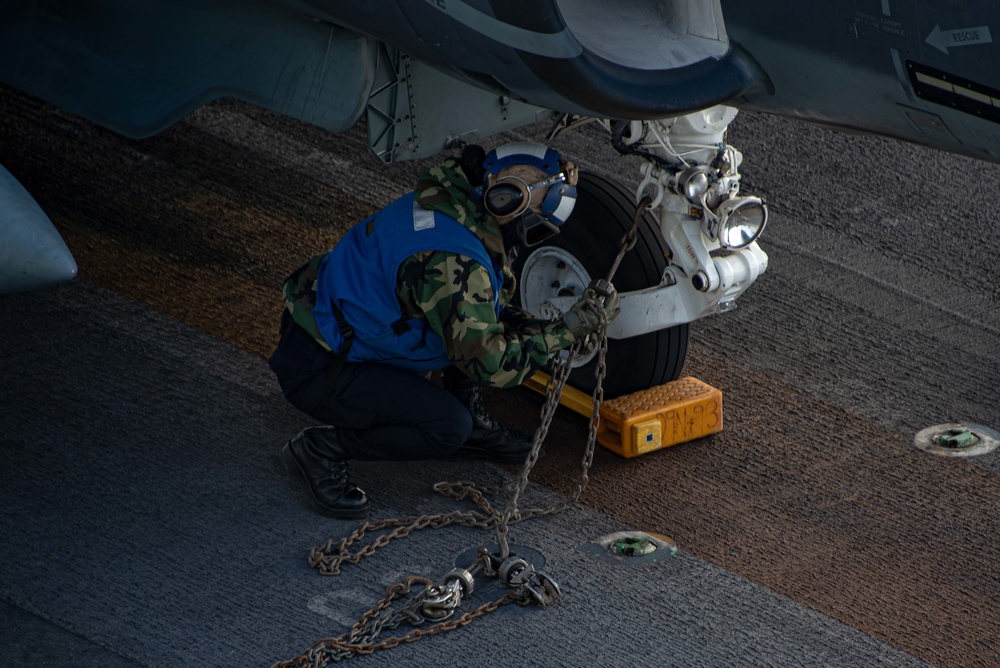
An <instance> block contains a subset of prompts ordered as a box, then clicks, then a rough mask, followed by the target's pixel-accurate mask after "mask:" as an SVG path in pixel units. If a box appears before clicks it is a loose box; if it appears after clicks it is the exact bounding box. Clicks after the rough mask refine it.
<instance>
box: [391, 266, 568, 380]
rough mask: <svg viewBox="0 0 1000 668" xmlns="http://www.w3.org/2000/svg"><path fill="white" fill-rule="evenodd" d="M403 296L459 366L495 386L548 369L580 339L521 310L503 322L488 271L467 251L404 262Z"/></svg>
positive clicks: (408, 309)
mask: <svg viewBox="0 0 1000 668" xmlns="http://www.w3.org/2000/svg"><path fill="white" fill-rule="evenodd" d="M399 279H400V280H399V286H400V287H399V291H398V294H399V298H400V301H401V302H402V304H403V308H404V310H405V311H406V312H407V313H408V314H409V315H412V316H415V317H422V318H426V320H427V323H428V325H429V326H430V328H431V329H432V330H433V331H434V332H435V333H436V334H438V336H440V337H441V339H442V340H443V341H444V345H445V350H446V352H447V354H448V357H449V359H451V360H452V361H453V362H454V363H455V364H456V366H458V367H459V368H461V369H462V370H463V371H464V372H465V373H466V374H467V375H468V376H469V377H471V378H473V379H475V380H478V381H480V382H483V383H487V384H490V385H494V386H496V387H514V386H516V385H519V384H520V383H521V382H522V381H523V380H524V379H525V378H527V377H529V376H531V375H532V374H533V373H535V372H536V371H538V370H539V369H541V368H543V367H544V366H545V365H546V364H547V363H548V358H549V355H550V354H551V353H553V352H555V351H557V350H562V349H563V348H568V347H569V346H571V345H572V344H573V342H574V341H575V337H574V336H573V334H572V332H570V331H569V329H567V328H566V326H565V325H563V324H562V322H561V321H560V322H549V321H547V320H539V319H536V318H531V317H529V316H526V315H524V314H522V312H518V314H520V315H518V314H513V313H512V315H513V316H515V317H511V318H506V317H502V318H500V319H499V320H498V319H497V317H496V312H495V310H494V307H493V289H492V287H491V285H490V276H489V272H488V271H487V270H486V269H485V268H484V267H483V266H482V265H480V264H479V263H477V262H476V261H474V260H471V259H469V258H467V257H465V256H462V255H455V254H453V253H445V252H440V251H428V252H426V253H419V254H417V255H414V256H413V257H412V258H410V259H409V260H407V261H406V262H405V263H403V266H402V267H401V268H400V274H399Z"/></svg>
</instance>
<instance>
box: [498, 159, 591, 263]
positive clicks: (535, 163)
mask: <svg viewBox="0 0 1000 668" xmlns="http://www.w3.org/2000/svg"><path fill="white" fill-rule="evenodd" d="M514 165H528V166H530V167H534V168H536V169H537V170H539V171H541V172H542V173H543V174H545V175H546V177H545V178H542V179H540V180H538V181H536V182H534V183H528V182H527V181H525V180H524V179H523V178H520V177H519V176H515V175H512V174H505V175H503V176H500V172H502V171H503V170H505V169H507V168H508V167H512V166H514ZM483 169H484V170H485V172H486V188H485V191H484V192H483V206H484V207H485V208H486V211H487V212H488V213H490V215H492V216H495V217H496V218H497V219H498V220H500V221H501V222H505V221H510V220H513V219H514V218H517V217H519V216H525V214H526V213H527V212H528V207H529V206H530V204H531V193H532V191H533V190H536V189H539V188H545V187H549V191H548V193H546V195H545V199H544V200H543V201H542V202H541V203H540V204H537V203H536V207H535V208H536V211H538V212H539V213H540V214H541V215H540V216H538V215H535V216H534V217H533V223H534V224H528V223H527V221H525V225H524V227H522V231H525V232H526V231H527V229H526V228H528V227H530V228H532V229H534V230H537V232H535V233H532V234H522V239H525V238H526V237H530V238H532V239H537V240H536V241H535V242H534V243H539V242H540V241H541V240H542V238H539V237H540V236H541V232H542V231H543V230H547V232H546V234H545V236H544V238H547V237H549V236H551V235H552V234H556V233H558V232H559V228H560V227H561V226H562V224H563V223H564V222H566V219H567V218H569V215H570V213H572V211H573V206H574V205H575V204H576V181H577V169H576V167H575V166H574V165H573V163H570V162H562V159H561V156H560V155H559V153H558V152H557V151H555V150H553V149H551V148H549V147H547V146H544V145H543V144H535V143H531V142H518V143H514V144H507V145H506V146H501V147H499V148H496V149H494V150H492V151H490V152H489V153H488V154H487V155H486V158H485V160H484V161H483ZM530 213H535V212H534V211H532V212H530ZM536 219H537V220H536ZM525 243H527V241H526V242H525ZM530 245H534V244H530Z"/></svg>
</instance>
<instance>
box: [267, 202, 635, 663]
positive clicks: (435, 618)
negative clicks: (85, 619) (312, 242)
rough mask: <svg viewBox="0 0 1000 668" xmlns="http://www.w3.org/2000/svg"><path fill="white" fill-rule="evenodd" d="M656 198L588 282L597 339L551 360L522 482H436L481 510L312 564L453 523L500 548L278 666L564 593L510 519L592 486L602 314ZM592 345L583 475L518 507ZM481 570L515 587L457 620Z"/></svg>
mask: <svg viewBox="0 0 1000 668" xmlns="http://www.w3.org/2000/svg"><path fill="white" fill-rule="evenodd" d="M650 202H651V199H650V198H649V197H644V198H643V199H642V201H641V202H640V203H639V205H638V207H637V208H636V212H635V216H634V217H633V220H632V228H631V229H630V230H629V231H628V232H626V233H625V234H624V235H622V238H621V241H620V242H619V248H618V254H617V256H616V257H615V259H614V262H613V263H612V265H611V269H610V271H609V272H608V275H607V278H605V279H596V280H594V281H593V282H592V283H591V285H590V286H589V287H590V289H589V290H588V291H587V292H586V293H585V294H586V295H587V297H586V298H587V299H589V300H590V304H591V306H592V307H593V309H594V311H595V312H596V313H598V314H599V316H600V322H601V326H600V328H599V330H598V333H597V334H596V337H594V338H596V341H589V340H583V341H577V342H576V343H575V344H574V345H573V346H572V347H571V348H570V349H569V354H568V355H567V356H557V357H556V358H555V359H554V360H553V372H552V375H551V378H550V379H549V383H548V386H547V388H546V390H547V391H546V400H545V403H544V404H543V406H542V411H541V424H540V425H539V427H538V429H537V430H536V431H535V440H534V445H533V447H532V449H531V452H530V453H529V454H528V457H527V458H526V459H525V462H524V465H523V466H522V467H521V471H520V473H519V474H518V476H517V478H516V480H514V481H513V482H511V483H507V484H506V485H503V486H500V487H480V486H477V485H476V484H474V483H472V482H468V481H459V482H439V483H437V484H435V485H434V490H435V491H436V492H438V493H439V494H443V495H444V496H448V497H451V498H453V499H455V500H456V501H462V500H465V499H468V500H470V501H472V502H473V504H475V505H476V506H477V507H478V508H479V510H478V511H458V510H456V511H453V512H450V513H444V514H440V515H421V516H416V517H402V518H394V519H386V520H378V521H374V522H365V523H363V524H361V525H359V526H358V527H357V528H356V529H355V530H354V531H353V532H352V533H351V535H349V536H347V537H346V538H343V539H341V540H340V541H334V540H332V539H331V540H328V541H327V542H326V544H325V545H324V546H322V547H316V548H313V549H312V550H311V551H310V554H309V565H310V566H312V567H313V568H316V569H317V570H318V571H319V572H320V574H321V575H337V574H339V573H340V567H341V565H342V564H344V563H351V564H356V563H358V562H359V561H361V560H362V559H363V558H365V557H368V556H371V555H372V554H374V553H375V552H376V551H377V550H378V549H379V548H382V547H384V546H385V545H387V544H388V543H390V542H391V541H393V540H396V539H398V538H403V537H405V536H408V535H410V533H412V532H413V531H417V530H419V529H426V528H432V529H437V528H441V527H445V526H449V525H452V524H455V525H459V526H465V527H477V528H482V529H487V530H489V529H492V530H494V532H495V534H496V539H497V546H498V549H497V553H496V554H492V553H490V551H489V550H488V549H487V548H485V547H483V548H480V549H479V551H478V556H477V559H476V561H475V562H474V563H473V564H471V565H470V566H469V568H467V569H466V568H456V569H453V570H451V571H450V572H449V573H448V574H447V575H445V577H444V578H443V581H442V583H441V584H435V583H434V582H433V581H431V580H430V579H429V578H425V577H422V576H409V577H407V578H404V579H403V580H402V581H400V582H397V583H395V584H393V585H392V586H390V587H389V589H388V591H387V592H386V595H385V597H384V598H382V599H381V600H379V601H378V602H377V603H376V604H375V606H374V607H373V608H371V609H370V610H369V611H368V612H366V613H364V614H363V615H362V616H361V618H360V619H359V620H358V621H357V622H356V623H355V624H354V626H352V627H351V629H350V630H349V631H348V632H347V633H344V634H341V635H340V636H337V637H336V638H325V639H322V640H319V641H317V642H316V643H315V644H313V646H312V647H310V648H309V649H307V650H306V651H305V652H303V653H302V654H301V655H299V656H297V657H295V658H293V659H290V660H288V661H279V662H277V663H275V664H274V665H273V666H272V668H307V667H308V668H321V667H322V666H325V665H327V664H328V663H329V662H331V661H340V660H341V659H346V658H349V657H351V656H354V655H357V654H371V653H372V652H375V651H377V650H381V649H388V648H391V647H396V646H397V645H400V644H402V643H410V642H415V641H417V640H419V639H420V638H423V637H425V636H431V635H437V634H440V633H444V632H445V631H450V630H452V629H456V628H459V627H461V626H466V625H468V624H469V623H471V622H472V621H473V620H475V619H477V618H478V617H481V616H483V615H485V614H487V613H489V612H492V611H494V610H496V609H498V608H500V607H501V606H503V605H507V604H509V603H517V604H518V605H522V606H524V605H531V604H533V603H534V604H537V605H540V606H542V607H545V606H548V605H551V604H552V603H555V602H556V601H557V600H558V599H559V596H560V590H559V585H558V584H557V583H556V581H555V580H553V579H552V578H551V577H550V576H548V575H547V574H545V573H542V572H539V571H536V570H535V568H534V566H532V565H531V564H530V563H529V562H527V561H526V560H524V559H522V558H520V557H518V556H517V555H515V554H511V551H510V545H509V542H508V533H509V531H508V527H509V525H511V524H516V523H518V522H523V521H525V520H529V519H532V518H535V517H544V516H547V515H552V514H555V513H557V512H560V511H562V510H564V509H566V508H567V507H569V506H570V505H572V504H574V503H576V502H577V501H578V500H579V499H580V496H581V494H583V490H584V489H585V488H586V486H587V482H588V480H589V478H588V471H589V470H590V466H591V464H592V463H593V459H594V449H595V445H596V442H597V429H598V426H599V421H600V407H601V403H602V402H603V400H604V389H603V384H604V376H605V373H606V370H607V366H606V361H605V358H606V354H607V347H608V339H607V327H608V321H607V316H606V314H605V312H604V300H605V298H606V297H607V296H608V295H610V293H611V289H612V287H611V281H612V279H613V278H614V275H615V272H616V271H617V270H618V266H619V265H620V264H621V261H622V258H624V257H625V254H626V253H627V252H628V251H630V250H631V249H632V248H633V247H634V246H635V243H636V239H637V237H638V228H639V221H640V220H641V218H642V214H643V213H645V211H646V210H647V209H648V208H649V206H650ZM590 338H592V337H588V339H590ZM590 345H596V346H597V350H598V358H597V359H598V362H597V372H596V378H597V383H596V385H595V387H594V392H593V397H592V398H593V404H594V410H593V413H592V414H591V419H590V429H589V433H588V438H587V447H586V448H585V450H584V455H583V460H582V462H581V468H580V478H579V480H578V482H577V484H576V488H575V489H574V491H573V493H572V494H571V495H570V496H569V497H568V498H567V499H564V500H563V501H560V502H558V503H555V504H553V505H551V506H548V507H545V508H528V509H525V510H522V509H520V508H518V501H519V499H520V496H521V493H522V492H523V491H524V489H525V488H526V487H527V485H528V477H529V475H530V474H531V470H532V469H533V468H534V466H535V463H536V462H537V461H538V454H539V452H540V450H541V445H542V443H543V442H544V441H545V437H546V436H547V435H548V430H549V426H550V425H551V423H552V418H553V417H554V415H555V412H556V408H558V406H559V400H560V398H561V397H562V391H563V387H564V386H565V384H566V380H567V379H568V378H569V373H570V371H571V370H572V362H573V358H574V357H575V356H576V354H577V353H578V352H580V351H581V350H582V349H584V348H586V347H588V346H590ZM497 492H500V493H510V497H509V500H508V503H507V506H506V508H505V509H504V510H503V512H499V511H497V510H496V509H495V508H493V506H492V505H491V504H490V502H489V500H488V499H487V498H486V495H487V494H491V493H497ZM385 529H392V531H390V532H389V533H386V534H382V535H380V536H378V537H377V538H376V539H375V540H373V541H372V542H371V543H369V544H367V545H364V546H362V547H360V548H358V549H357V551H355V552H351V547H353V546H354V545H355V543H358V542H359V541H361V540H362V539H363V538H364V537H365V536H366V535H367V534H368V533H369V532H375V531H382V530H385ZM479 575H481V576H483V577H489V578H496V579H497V580H498V581H499V583H500V584H501V585H503V586H505V587H507V588H509V591H507V593H505V594H504V595H503V596H501V597H500V598H498V599H496V600H493V601H488V602H487V603H484V604H483V605H481V606H479V607H478V608H476V609H474V610H470V611H468V612H466V613H465V614H463V615H461V616H460V617H457V618H453V617H454V615H455V613H456V612H457V611H458V609H459V608H460V607H461V604H462V601H463V599H466V598H468V597H469V596H470V595H471V594H472V592H473V590H474V589H475V578H476V576H479ZM415 586H419V587H422V589H421V590H420V591H418V592H416V593H412V590H413V588H414V587H415ZM407 596H408V598H407V599H406V601H405V602H404V603H403V604H402V605H401V606H400V607H398V609H393V603H395V602H396V601H399V600H400V599H403V598H404V597H407ZM404 623H405V624H408V625H410V626H413V627H414V628H413V630H411V631H409V632H408V633H406V634H404V635H401V636H393V637H389V638H385V639H383V640H378V638H379V637H380V636H381V634H382V633H383V632H385V631H392V630H395V629H397V628H399V627H400V626H401V625H403V624H404ZM428 623H429V625H428V626H426V627H424V624H428Z"/></svg>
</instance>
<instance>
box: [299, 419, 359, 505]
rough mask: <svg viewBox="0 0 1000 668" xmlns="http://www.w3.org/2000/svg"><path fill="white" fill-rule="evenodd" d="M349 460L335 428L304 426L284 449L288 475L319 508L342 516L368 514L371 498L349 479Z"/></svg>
mask: <svg viewBox="0 0 1000 668" xmlns="http://www.w3.org/2000/svg"><path fill="white" fill-rule="evenodd" d="M348 459H349V456H348V454H347V452H346V451H345V450H344V447H343V445H341V443H340V439H338V438H337V432H336V429H334V428H333V427H309V428H308V429H303V430H302V431H301V432H300V433H299V435H298V436H296V437H295V438H293V439H292V440H290V441H289V442H288V443H286V444H285V447H283V448H282V449H281V461H282V462H283V463H284V465H285V468H286V469H287V470H288V473H289V475H291V476H292V477H293V478H295V479H296V480H298V481H299V482H300V483H302V484H303V486H304V488H305V491H306V496H307V497H308V498H309V500H310V501H311V502H312V505H313V507H315V508H316V510H318V511H319V512H320V513H322V514H324V515H328V516H330V517H339V518H343V519H355V518H359V517H366V516H367V515H368V497H367V496H366V495H365V493H364V491H362V490H361V488H359V487H358V486H357V485H355V484H354V483H352V482H351V481H350V478H349V476H348V472H347V460H348Z"/></svg>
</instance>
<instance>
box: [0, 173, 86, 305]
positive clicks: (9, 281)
mask: <svg viewBox="0 0 1000 668" xmlns="http://www.w3.org/2000/svg"><path fill="white" fill-rule="evenodd" d="M74 276H76V260H74V259H73V255H72V253H70V252H69V248H67V247H66V243H65V242H64V241H63V240H62V237H61V236H59V232H58V231H56V228H55V226H54V225H52V221H50V220H49V217H48V216H46V215H45V212H44V211H42V209H41V207H39V206H38V204H37V203H36V202H35V200H34V199H33V198H32V197H31V195H30V194H28V191H27V190H25V189H24V187H23V186H22V185H21V184H20V183H18V181H17V179H15V178H14V177H13V175H11V173H10V172H8V171H7V170H6V169H4V167H3V166H0V293H3V292H17V291H20V290H34V289H36V288H41V287H45V286H47V285H52V284H55V283H59V282H62V281H68V280H70V279H71V278H73V277H74Z"/></svg>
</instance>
